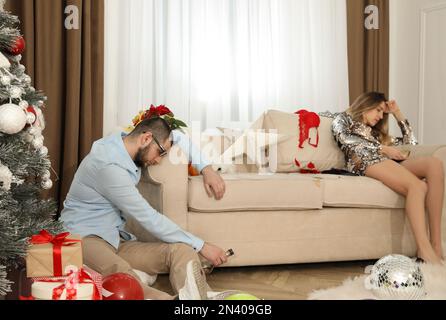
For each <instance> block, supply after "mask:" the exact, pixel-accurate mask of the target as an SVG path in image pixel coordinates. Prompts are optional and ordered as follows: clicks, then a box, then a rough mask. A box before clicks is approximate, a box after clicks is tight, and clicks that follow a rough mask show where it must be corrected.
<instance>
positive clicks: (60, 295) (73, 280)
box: [23, 266, 102, 300]
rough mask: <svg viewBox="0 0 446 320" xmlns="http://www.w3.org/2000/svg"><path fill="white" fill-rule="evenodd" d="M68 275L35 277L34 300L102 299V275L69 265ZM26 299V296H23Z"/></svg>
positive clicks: (32, 293) (32, 292) (32, 288)
mask: <svg viewBox="0 0 446 320" xmlns="http://www.w3.org/2000/svg"><path fill="white" fill-rule="evenodd" d="M66 272H67V273H68V274H69V275H68V276H67V277H47V278H45V277H38V278H33V284H32V286H31V297H30V298H26V299H33V300H102V294H101V290H102V277H101V276H100V275H99V274H98V273H96V272H94V271H92V270H91V269H88V268H87V267H84V268H83V269H80V270H78V269H77V267H74V266H68V267H67V271H66ZM23 299H25V298H23Z"/></svg>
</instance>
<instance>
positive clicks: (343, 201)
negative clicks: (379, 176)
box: [320, 175, 406, 209]
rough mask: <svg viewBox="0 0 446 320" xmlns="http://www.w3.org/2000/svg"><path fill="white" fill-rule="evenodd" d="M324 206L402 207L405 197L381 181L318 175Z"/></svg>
mask: <svg viewBox="0 0 446 320" xmlns="http://www.w3.org/2000/svg"><path fill="white" fill-rule="evenodd" d="M320 177H322V179H323V187H324V197H323V202H324V207H338V208H339V207H342V208H388V209H404V207H405V203H406V201H405V198H404V197H403V196H400V195H399V194H397V193H396V192H394V191H393V190H392V189H390V188H388V187H387V186H386V185H384V184H383V183H382V182H380V181H378V180H375V179H371V178H367V177H359V176H358V177H356V176H336V175H320Z"/></svg>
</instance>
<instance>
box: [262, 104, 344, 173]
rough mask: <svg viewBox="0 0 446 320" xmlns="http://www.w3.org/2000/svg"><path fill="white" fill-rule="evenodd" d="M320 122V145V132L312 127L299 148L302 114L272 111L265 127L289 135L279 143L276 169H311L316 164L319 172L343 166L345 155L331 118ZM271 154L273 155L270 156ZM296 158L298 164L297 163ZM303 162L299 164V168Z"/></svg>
mask: <svg viewBox="0 0 446 320" xmlns="http://www.w3.org/2000/svg"><path fill="white" fill-rule="evenodd" d="M320 120H321V123H320V126H319V128H318V130H317V132H318V133H319V144H318V147H314V146H312V145H310V143H311V144H315V143H316V136H317V132H316V130H315V129H312V130H310V139H309V140H307V141H305V143H304V144H303V148H299V137H300V133H299V115H297V114H292V113H287V112H281V111H276V110H270V111H268V112H267V113H266V115H265V119H264V129H266V130H267V131H268V130H272V129H275V130H277V131H278V133H279V134H281V135H284V136H288V137H289V138H288V139H286V140H284V141H281V142H280V143H278V146H277V172H282V173H285V172H299V171H300V169H306V168H312V166H309V164H310V163H312V164H314V165H315V167H316V169H317V170H318V171H325V170H330V169H335V168H336V169H343V168H344V167H345V157H344V154H343V153H342V151H341V149H340V148H339V147H338V145H337V144H336V142H335V140H334V138H333V135H332V132H331V124H332V122H333V119H332V118H327V117H320ZM270 156H271V155H270ZM296 161H297V163H296ZM298 165H300V167H298Z"/></svg>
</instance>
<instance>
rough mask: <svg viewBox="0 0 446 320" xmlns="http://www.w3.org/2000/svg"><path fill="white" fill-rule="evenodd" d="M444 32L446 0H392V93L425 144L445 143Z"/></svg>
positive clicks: (445, 65) (445, 83) (445, 67)
mask: <svg viewBox="0 0 446 320" xmlns="http://www.w3.org/2000/svg"><path fill="white" fill-rule="evenodd" d="M445 33H446V0H390V96H391V97H393V98H395V99H397V100H398V101H399V103H400V105H401V107H402V108H403V110H404V111H405V114H406V116H407V117H408V118H409V119H410V120H411V123H412V124H413V126H414V129H415V130H416V132H417V136H418V138H419V140H420V142H421V143H425V144H444V143H446V126H444V122H445V121H446V37H445ZM392 129H393V130H395V126H394V127H393V128H392Z"/></svg>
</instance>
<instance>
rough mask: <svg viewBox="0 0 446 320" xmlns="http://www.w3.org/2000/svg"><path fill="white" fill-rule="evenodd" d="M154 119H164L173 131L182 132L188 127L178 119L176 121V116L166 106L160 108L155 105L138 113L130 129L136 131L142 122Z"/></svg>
mask: <svg viewBox="0 0 446 320" xmlns="http://www.w3.org/2000/svg"><path fill="white" fill-rule="evenodd" d="M152 118H161V119H164V121H166V122H167V124H168V125H169V127H170V128H171V129H172V130H176V129H179V130H182V128H186V127H187V125H186V124H185V123H184V122H183V121H181V120H178V119H175V115H174V114H173V112H172V111H170V110H169V108H167V107H166V106H165V105H160V106H158V107H155V106H154V105H153V104H152V105H151V106H150V109H149V110H143V111H140V112H139V113H138V115H137V116H136V117H134V118H133V121H132V122H133V127H132V126H130V128H132V129H134V128H136V127H137V126H138V124H140V123H141V122H142V121H144V120H147V119H152Z"/></svg>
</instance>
